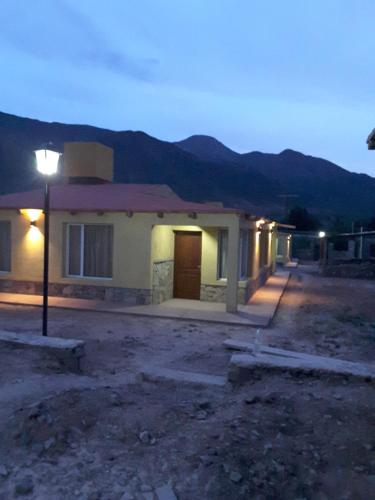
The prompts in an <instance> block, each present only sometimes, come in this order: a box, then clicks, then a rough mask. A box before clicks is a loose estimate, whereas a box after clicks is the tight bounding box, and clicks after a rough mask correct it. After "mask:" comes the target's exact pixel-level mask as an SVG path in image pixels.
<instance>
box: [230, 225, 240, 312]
mask: <svg viewBox="0 0 375 500" xmlns="http://www.w3.org/2000/svg"><path fill="white" fill-rule="evenodd" d="M239 240H240V220H239V218H236V219H235V221H234V223H233V225H231V226H229V227H228V264H227V312H230V313H236V312H237V300H238V299H237V289H238V251H239Z"/></svg>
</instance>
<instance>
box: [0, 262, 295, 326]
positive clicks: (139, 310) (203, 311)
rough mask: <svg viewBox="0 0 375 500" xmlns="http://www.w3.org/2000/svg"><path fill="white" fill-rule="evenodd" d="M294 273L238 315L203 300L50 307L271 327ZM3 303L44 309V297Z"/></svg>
mask: <svg viewBox="0 0 375 500" xmlns="http://www.w3.org/2000/svg"><path fill="white" fill-rule="evenodd" d="M289 276H290V273H289V272H286V271H278V272H277V273H275V274H274V275H273V276H271V277H270V278H269V279H268V281H267V283H266V284H265V285H264V286H263V287H261V288H260V289H259V290H257V292H256V293H255V294H254V295H253V297H252V298H251V300H250V302H249V303H248V304H247V305H244V306H242V305H240V306H238V312H237V313H236V314H234V313H227V312H226V310H225V304H222V303H217V302H204V301H201V300H185V299H172V300H167V301H166V302H163V303H162V304H158V305H147V306H125V305H124V304H121V303H119V302H105V301H102V300H88V299H74V298H66V297H49V299H48V300H49V306H50V307H55V308H58V309H76V310H78V311H93V312H106V313H116V314H131V315H135V316H152V317H156V318H166V319H184V320H190V321H208V322H213V323H223V324H227V325H243V326H253V327H263V328H264V327H267V326H268V325H269V324H270V322H271V321H272V318H273V317H274V315H275V313H276V310H277V307H278V305H279V302H280V299H281V296H282V294H283V292H284V290H285V287H286V285H287V283H288V280H289ZM0 303H3V304H13V305H23V306H42V297H41V296H40V295H22V294H18V293H0Z"/></svg>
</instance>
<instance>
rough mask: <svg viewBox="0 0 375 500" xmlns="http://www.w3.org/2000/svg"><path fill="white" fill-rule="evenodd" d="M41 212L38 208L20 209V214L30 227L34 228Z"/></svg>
mask: <svg viewBox="0 0 375 500" xmlns="http://www.w3.org/2000/svg"><path fill="white" fill-rule="evenodd" d="M42 213H43V210H40V209H38V208H21V210H20V214H21V215H24V216H25V217H26V218H27V219H29V221H30V225H32V226H36V223H37V221H38V220H39V219H40V216H41V215H42Z"/></svg>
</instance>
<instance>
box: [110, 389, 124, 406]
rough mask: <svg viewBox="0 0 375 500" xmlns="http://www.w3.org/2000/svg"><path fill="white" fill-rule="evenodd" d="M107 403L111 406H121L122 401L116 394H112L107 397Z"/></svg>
mask: <svg viewBox="0 0 375 500" xmlns="http://www.w3.org/2000/svg"><path fill="white" fill-rule="evenodd" d="M109 401H110V403H111V405H112V406H121V405H122V401H121V398H120V396H119V395H118V394H117V392H112V393H111V394H110V396H109Z"/></svg>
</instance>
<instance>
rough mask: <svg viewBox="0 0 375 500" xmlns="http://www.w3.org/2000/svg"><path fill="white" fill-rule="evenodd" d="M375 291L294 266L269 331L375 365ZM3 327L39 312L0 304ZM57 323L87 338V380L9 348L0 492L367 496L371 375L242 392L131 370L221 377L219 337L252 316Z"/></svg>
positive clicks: (249, 332) (32, 319) (21, 324)
mask: <svg viewBox="0 0 375 500" xmlns="http://www.w3.org/2000/svg"><path fill="white" fill-rule="evenodd" d="M374 292H375V283H373V282H365V281H358V282H357V281H355V282H354V281H353V280H340V279H333V278H322V277H320V276H318V275H317V274H315V269H313V268H310V267H308V266H306V267H301V268H298V269H297V270H296V271H295V272H294V274H293V276H292V278H291V280H290V282H289V285H288V289H287V291H286V293H285V294H284V297H283V299H282V303H281V306H280V308H279V311H278V314H277V316H276V318H275V320H274V323H273V325H272V327H271V328H270V329H267V330H263V331H262V332H261V340H262V342H265V343H269V344H271V345H275V346H281V347H288V348H290V349H295V350H304V351H307V352H314V353H318V354H322V355H327V356H337V357H340V358H342V359H351V360H357V361H362V360H363V361H367V362H369V361H373V359H374V353H375V328H374V324H375V308H373V307H372V304H371V302H372V301H373V298H374V297H375V294H374ZM0 328H1V329H9V330H13V331H20V332H27V331H28V332H30V331H32V332H35V333H36V332H39V328H40V309H37V308H27V307H16V306H13V307H10V306H0ZM50 332H51V334H52V335H56V336H62V337H71V338H82V339H84V340H85V341H86V343H87V356H86V359H85V362H84V366H83V368H84V375H81V376H79V375H73V374H67V373H63V372H62V371H61V369H60V367H59V365H58V363H57V362H56V360H54V359H50V358H47V357H45V356H42V355H41V354H39V353H35V352H26V351H24V350H19V349H10V348H5V347H2V348H1V350H0V359H1V363H0V401H3V403H2V405H0V499H1V500H7V499H9V498H14V497H17V496H25V497H26V498H33V499H66V498H69V499H70V498H79V499H85V500H95V499H104V500H112V499H113V500H117V499H122V500H130V499H131V498H134V499H136V500H143V499H146V500H154V499H159V500H167V498H169V499H173V495H175V496H176V497H177V498H178V499H180V500H193V499H194V500H196V499H199V500H200V499H202V500H203V499H207V500H208V499H209V500H211V499H223V500H224V499H225V500H227V499H237V498H238V499H242V498H243V499H249V498H257V499H258V500H261V499H273V498H275V499H288V500H289V499H302V498H306V499H322V500H323V499H336V498H337V499H353V500H357V499H369V498H371V497H372V494H373V491H374V488H375V430H374V425H375V417H374V415H375V411H374V410H375V397H374V395H375V394H374V392H375V388H374V385H373V384H370V383H366V382H353V381H351V382H349V381H347V380H345V379H324V380H323V379H317V378H307V377H300V378H296V377H292V376H290V375H287V374H285V375H279V376H275V375H272V374H270V373H267V372H264V373H263V374H262V376H261V378H257V379H255V380H254V382H253V383H252V384H247V385H244V386H242V387H235V388H231V387H226V388H218V387H215V388H214V387H204V386H189V385H181V384H179V385H177V384H174V383H172V382H171V383H160V382H159V383H146V382H142V381H139V380H138V379H136V378H135V377H134V375H135V374H136V373H137V372H139V370H141V369H142V367H144V366H162V367H168V368H174V369H178V370H185V371H195V372H201V373H210V374H216V375H225V374H226V372H227V369H228V361H229V358H230V353H228V352H226V351H225V350H224V349H223V348H222V346H221V343H222V341H223V340H225V339H226V338H229V337H232V338H236V339H241V340H249V341H251V340H252V339H254V335H255V332H254V330H253V329H243V328H242V327H226V326H223V325H213V324H203V323H198V322H196V323H192V322H184V321H172V320H161V319H160V320H159V319H150V318H140V317H137V318H135V317H126V316H116V315H112V314H111V315H109V314H97V313H83V312H77V311H63V310H53V311H51V315H50ZM160 487H163V488H164V494H163V493H162V491H161V490H158V488H160ZM167 494H168V495H169V497H168V496H167ZM163 495H164V496H163Z"/></svg>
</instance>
